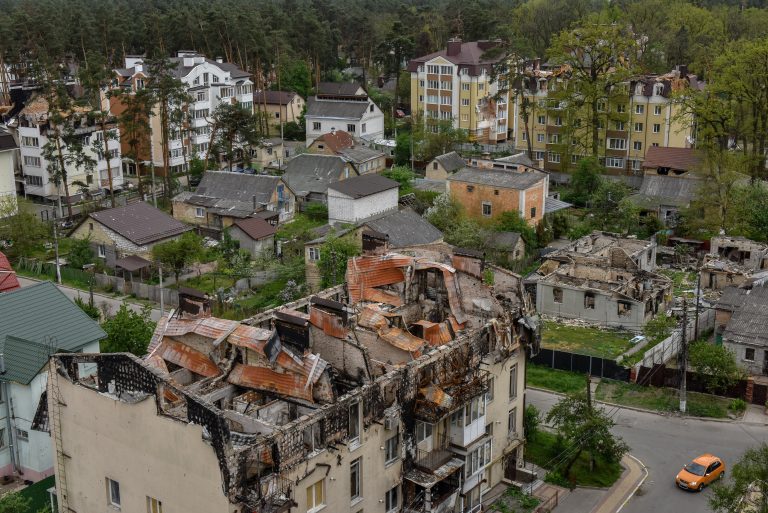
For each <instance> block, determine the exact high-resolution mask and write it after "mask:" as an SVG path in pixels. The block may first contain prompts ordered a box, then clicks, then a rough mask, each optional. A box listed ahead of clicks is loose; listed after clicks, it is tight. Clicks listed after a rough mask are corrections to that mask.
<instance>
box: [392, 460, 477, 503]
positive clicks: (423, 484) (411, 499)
mask: <svg viewBox="0 0 768 513" xmlns="http://www.w3.org/2000/svg"><path fill="white" fill-rule="evenodd" d="M452 461H453V460H452ZM456 461H458V462H459V463H458V465H459V466H458V468H461V466H462V465H463V463H462V462H461V460H458V459H456ZM450 468H453V467H450ZM447 470H449V472H450V473H449V474H448V475H446V476H445V477H443V478H442V479H441V480H440V481H436V482H431V481H427V480H423V479H421V480H419V477H416V476H413V475H412V474H411V473H408V474H406V476H405V479H406V482H405V483H403V487H404V493H405V502H404V504H405V506H404V508H403V511H404V512H405V513H450V512H452V511H453V510H454V508H455V507H456V501H457V500H458V495H459V489H460V486H461V479H460V473H459V472H456V470H457V469H455V470H450V469H449V468H447ZM409 476H410V477H409ZM412 477H413V479H412ZM421 477H423V476H421Z"/></svg>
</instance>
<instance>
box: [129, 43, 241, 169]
mask: <svg viewBox="0 0 768 513" xmlns="http://www.w3.org/2000/svg"><path fill="white" fill-rule="evenodd" d="M172 61H173V62H176V63H177V67H176V70H175V72H176V75H177V77H178V78H179V80H181V81H182V82H183V83H184V85H186V86H187V94H189V95H190V96H191V98H192V101H191V103H190V104H189V106H188V114H189V122H190V129H189V133H185V132H184V131H181V130H178V127H177V129H173V128H172V129H171V131H170V140H169V143H168V159H169V160H168V165H169V167H170V168H171V170H172V171H173V172H183V171H185V170H186V169H187V167H188V165H189V160H190V159H192V158H194V157H197V158H199V159H203V160H204V159H205V157H206V155H207V153H208V148H209V146H210V144H211V135H213V134H212V133H211V132H212V126H213V118H212V115H213V112H214V111H215V110H216V107H218V106H219V105H220V104H222V103H231V104H234V103H238V104H239V105H240V106H242V107H243V108H245V109H247V110H249V111H250V112H253V81H252V80H251V79H250V77H249V76H247V73H245V72H244V71H242V70H240V69H238V68H236V67H234V66H232V65H230V64H225V63H223V62H220V61H218V60H216V61H213V60H211V59H206V58H205V56H203V55H200V54H197V53H194V52H183V51H181V52H179V53H178V55H177V57H176V58H175V59H172ZM125 66H126V68H129V69H130V70H132V71H133V75H132V77H133V78H134V84H132V87H133V88H134V89H136V88H139V89H140V88H141V87H143V84H145V83H146V80H147V78H144V77H146V69H145V66H144V64H143V61H142V58H137V57H126V59H125ZM233 75H234V76H233ZM139 77H141V78H139ZM140 84H141V85H140ZM150 125H151V129H152V144H151V146H152V160H153V162H154V164H155V166H162V165H163V154H162V143H161V140H162V138H161V131H160V119H159V117H158V115H157V108H155V109H154V111H153V116H152V119H151V120H150Z"/></svg>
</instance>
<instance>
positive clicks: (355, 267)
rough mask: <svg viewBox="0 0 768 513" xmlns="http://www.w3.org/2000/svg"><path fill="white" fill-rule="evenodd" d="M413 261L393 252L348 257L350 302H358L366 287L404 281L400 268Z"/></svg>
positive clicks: (411, 263) (347, 274) (409, 264)
mask: <svg viewBox="0 0 768 513" xmlns="http://www.w3.org/2000/svg"><path fill="white" fill-rule="evenodd" d="M413 261H414V260H413V258H411V257H408V256H404V255H393V254H390V255H383V256H362V257H352V258H350V259H349V263H348V264H347V273H346V278H347V287H348V289H349V295H350V302H351V303H353V304H354V303H357V302H359V301H360V300H361V299H362V296H363V291H364V290H365V289H367V288H372V287H380V286H382V285H392V284H394V283H400V282H402V281H405V275H404V273H403V270H402V269H401V268H404V267H408V266H411V265H413Z"/></svg>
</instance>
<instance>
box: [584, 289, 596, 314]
mask: <svg viewBox="0 0 768 513" xmlns="http://www.w3.org/2000/svg"><path fill="white" fill-rule="evenodd" d="M584 308H586V309H587V310H594V309H595V294H594V293H592V292H585V293H584Z"/></svg>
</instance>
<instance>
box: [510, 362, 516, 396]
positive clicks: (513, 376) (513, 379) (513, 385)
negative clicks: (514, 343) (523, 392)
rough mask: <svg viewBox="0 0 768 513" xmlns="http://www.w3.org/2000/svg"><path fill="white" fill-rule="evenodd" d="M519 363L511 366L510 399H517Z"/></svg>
mask: <svg viewBox="0 0 768 513" xmlns="http://www.w3.org/2000/svg"><path fill="white" fill-rule="evenodd" d="M517 370H518V368H517V364H516V363H515V364H513V365H512V367H510V368H509V400H510V401H514V400H515V399H517V392H518V390H517V374H518V373H517Z"/></svg>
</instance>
